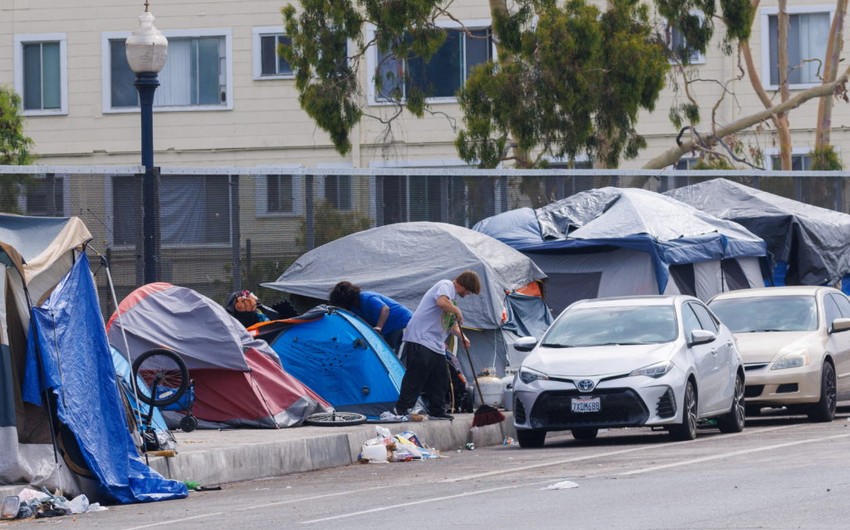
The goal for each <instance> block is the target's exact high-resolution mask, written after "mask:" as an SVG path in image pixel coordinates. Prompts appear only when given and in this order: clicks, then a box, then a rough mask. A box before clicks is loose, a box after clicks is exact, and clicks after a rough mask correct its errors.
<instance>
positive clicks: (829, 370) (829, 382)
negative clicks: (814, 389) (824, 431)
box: [809, 362, 836, 422]
mask: <svg viewBox="0 0 850 530" xmlns="http://www.w3.org/2000/svg"><path fill="white" fill-rule="evenodd" d="M835 394H836V390H835V368H833V367H832V363H829V362H825V363H823V370H822V371H821V383H820V401H818V402H817V403H815V404H814V405H812V408H811V409H809V420H811V421H818V422H828V421H832V420H833V418H835V403H836V395H835Z"/></svg>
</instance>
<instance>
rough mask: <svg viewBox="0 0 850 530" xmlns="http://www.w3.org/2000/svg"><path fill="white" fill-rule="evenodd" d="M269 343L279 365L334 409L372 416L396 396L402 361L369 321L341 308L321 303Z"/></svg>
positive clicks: (384, 409) (290, 321) (296, 319)
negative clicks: (277, 357) (276, 355)
mask: <svg viewBox="0 0 850 530" xmlns="http://www.w3.org/2000/svg"><path fill="white" fill-rule="evenodd" d="M281 322H289V323H290V325H288V326H287V327H286V328H285V329H283V330H282V331H281V332H280V333H279V334H278V335H277V336H276V337H275V338H274V339H273V340H271V346H272V348H274V350H275V351H276V352H277V354H278V355H279V356H280V362H281V363H282V364H283V369H284V370H286V371H287V372H288V373H290V374H292V375H293V376H295V377H296V378H298V379H299V380H300V381H302V382H303V383H304V384H306V385H307V386H308V387H310V388H312V389H313V390H314V391H315V392H316V393H318V394H319V395H320V396H322V397H323V398H324V399H325V400H326V401H327V402H328V403H330V404H331V405H333V407H334V409H335V410H339V411H346V412H359V413H360V414H364V415H366V416H367V417H369V418H372V419H374V418H377V417H378V416H380V414H381V412H384V411H386V410H390V408H392V407H393V406H394V405H395V403H396V401H398V394H399V390H400V389H401V380H402V378H403V377H404V367H403V366H402V364H401V361H399V360H398V358H397V357H396V355H395V353H394V352H393V350H392V348H390V347H389V345H388V344H387V343H386V342H384V340H383V338H381V336H380V335H379V334H378V333H377V332H376V331H375V330H373V329H372V328H371V327H369V325H368V324H366V323H365V322H363V321H362V320H360V319H359V318H358V317H357V316H356V315H354V314H353V313H350V312H348V311H346V310H344V309H338V308H330V307H329V306H324V305H320V306H317V307H315V308H314V309H312V310H310V311H308V312H307V313H305V314H303V315H301V316H299V317H296V318H293V319H289V320H288V321H281Z"/></svg>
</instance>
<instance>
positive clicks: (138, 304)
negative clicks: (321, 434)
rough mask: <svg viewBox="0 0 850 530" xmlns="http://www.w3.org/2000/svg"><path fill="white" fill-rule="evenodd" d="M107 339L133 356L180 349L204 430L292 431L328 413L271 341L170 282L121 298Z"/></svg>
mask: <svg viewBox="0 0 850 530" xmlns="http://www.w3.org/2000/svg"><path fill="white" fill-rule="evenodd" d="M122 330H123V333H122ZM107 334H108V336H109V341H110V343H111V344H112V345H113V346H114V347H115V348H117V349H118V350H119V351H121V352H123V353H124V354H127V352H128V351H129V354H130V358H132V359H135V358H136V357H138V356H139V355H141V354H142V353H144V352H146V351H148V350H151V349H154V348H161V347H165V348H168V349H171V350H174V351H176V352H178V353H179V354H180V356H181V358H182V359H183V361H184V362H185V363H186V367H187V368H188V369H189V376H190V377H191V378H192V379H193V380H194V385H195V402H194V406H193V407H192V412H193V414H194V415H195V417H196V418H197V419H198V420H199V426H200V427H202V428H203V427H207V428H209V427H221V426H223V425H227V426H231V427H269V428H282V427H292V426H296V425H300V424H301V423H302V422H303V421H304V419H305V418H306V417H307V416H309V415H310V414H312V413H314V412H322V411H325V410H329V408H328V404H327V402H326V401H325V400H323V399H322V398H321V397H319V396H318V395H317V394H316V393H315V392H313V390H311V389H310V388H308V387H307V386H306V385H304V384H303V383H302V382H300V381H298V380H297V379H296V378H295V377H293V376H292V375H290V374H288V373H286V372H285V371H284V370H283V368H282V367H281V365H280V359H279V358H278V356H277V354H275V352H274V350H272V349H271V347H270V346H269V345H268V344H267V343H266V342H265V341H262V340H259V339H256V338H254V337H253V336H251V334H250V333H248V331H247V330H246V329H245V328H244V327H243V326H242V324H240V323H239V321H238V320H236V319H235V318H233V317H232V316H230V315H229V314H228V313H227V311H225V309H224V308H223V307H222V306H220V305H219V304H217V303H215V302H214V301H212V300H210V299H209V298H207V297H206V296H204V295H202V294H200V293H198V292H196V291H194V290H192V289H189V288H187V287H178V286H175V285H171V284H169V283H164V282H158V283H150V284H147V285H143V286H142V287H139V288H138V289H136V290H135V291H133V292H132V293H130V294H129V295H128V296H127V297H126V298H125V299H124V300H122V301H121V303H120V304H119V306H118V311H116V312H115V313H114V314H113V315H112V317H111V318H110V319H109V323H108V324H107ZM125 339H126V342H125ZM166 416H169V414H166Z"/></svg>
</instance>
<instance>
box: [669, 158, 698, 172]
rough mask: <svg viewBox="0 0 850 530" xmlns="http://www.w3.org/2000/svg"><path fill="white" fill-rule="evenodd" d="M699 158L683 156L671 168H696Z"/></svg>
mask: <svg viewBox="0 0 850 530" xmlns="http://www.w3.org/2000/svg"><path fill="white" fill-rule="evenodd" d="M699 161H700V159H699V158H695V157H691V156H683V157H682V158H680V159H679V160H677V161H676V163H675V164H674V165H673V169H679V170H686V169H697V164H699Z"/></svg>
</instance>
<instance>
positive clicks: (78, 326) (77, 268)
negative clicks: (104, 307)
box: [22, 254, 188, 503]
mask: <svg viewBox="0 0 850 530" xmlns="http://www.w3.org/2000/svg"><path fill="white" fill-rule="evenodd" d="M118 392H119V390H118V384H117V382H116V376H115V369H114V367H113V364H112V357H111V353H110V347H109V344H108V342H107V340H106V329H105V327H104V323H103V318H102V317H101V314H100V308H99V307H98V302H97V295H96V291H95V285H94V281H93V280H92V276H91V272H90V270H89V262H88V259H87V258H86V256H85V254H81V255H80V256H79V259H78V261H77V262H76V263H75V264H74V266H73V267H72V268H71V270H70V272H69V273H68V274H67V275H66V276H65V278H64V279H63V280H62V281H61V282H59V284H58V285H57V286H56V289H55V290H54V291H53V292H52V293H51V294H50V297H49V298H48V299H47V300H46V301H45V302H44V303H43V304H42V305H40V306H38V307H34V308H33V309H32V318H31V320H30V330H29V337H28V342H27V356H26V363H25V372H24V384H23V390H22V396H23V399H24V400H25V401H27V402H29V403H32V404H34V405H37V406H43V404H44V402H43V397H44V396H49V399H50V400H51V401H53V404H52V407H55V411H56V417H57V420H58V421H59V422H60V428H59V433H60V440H61V441H62V444H61V445H62V447H63V451H64V452H66V453H68V454H69V457H70V458H71V459H74V457H75V456H77V457H78V459H77V461H76V462H75V464H76V465H77V466H81V467H82V466H84V468H85V469H86V470H87V471H88V472H90V474H91V478H93V479H94V480H95V482H96V487H97V494H98V497H99V498H100V499H102V500H103V502H117V503H129V502H143V501H156V500H166V499H175V498H182V497H186V496H187V495H188V490H187V489H186V486H185V485H184V484H183V483H182V482H177V481H174V480H168V479H166V478H164V477H162V475H160V474H159V473H157V472H156V471H154V470H152V469H151V468H150V467H148V466H147V465H146V464H145V463H144V461H143V460H142V459H141V457H140V456H139V454H138V452H137V450H136V446H135V444H134V442H133V439H132V437H131V435H130V431H129V429H128V426H127V417H126V414H125V411H124V407H123V404H122V401H121V398H120V395H119V394H118ZM80 460H81V461H80ZM69 467H72V468H73V466H72V464H71V463H69Z"/></svg>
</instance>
